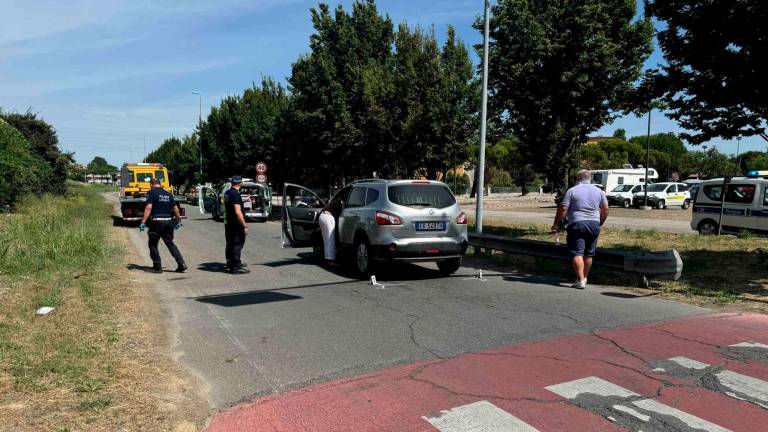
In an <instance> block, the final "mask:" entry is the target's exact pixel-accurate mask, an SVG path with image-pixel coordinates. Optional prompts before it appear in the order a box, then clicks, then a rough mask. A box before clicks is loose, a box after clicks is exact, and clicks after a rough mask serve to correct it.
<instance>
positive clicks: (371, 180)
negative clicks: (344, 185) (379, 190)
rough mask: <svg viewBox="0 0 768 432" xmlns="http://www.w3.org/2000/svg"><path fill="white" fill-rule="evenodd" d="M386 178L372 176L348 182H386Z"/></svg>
mask: <svg viewBox="0 0 768 432" xmlns="http://www.w3.org/2000/svg"><path fill="white" fill-rule="evenodd" d="M387 181H388V180H386V179H381V178H372V179H360V180H355V181H353V182H350V183H349V184H355V183H386V182H387Z"/></svg>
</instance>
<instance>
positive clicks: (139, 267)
mask: <svg viewBox="0 0 768 432" xmlns="http://www.w3.org/2000/svg"><path fill="white" fill-rule="evenodd" d="M125 268H127V269H128V270H141V271H143V272H147V273H154V271H153V270H152V266H148V265H139V264H128V265H127V266H125ZM163 272H166V273H176V270H174V269H163Z"/></svg>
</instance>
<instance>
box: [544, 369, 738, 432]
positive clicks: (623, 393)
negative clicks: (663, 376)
mask: <svg viewBox="0 0 768 432" xmlns="http://www.w3.org/2000/svg"><path fill="white" fill-rule="evenodd" d="M546 389H547V390H549V391H551V392H553V393H556V394H558V395H560V396H563V397H565V398H568V399H575V398H576V397H577V396H579V395H580V394H584V393H590V394H595V395H598V396H603V397H610V396H618V397H633V396H639V395H638V394H637V393H635V392H633V391H631V390H627V389H625V388H624V387H621V386H617V385H616V384H613V383H611V382H608V381H605V380H603V379H600V378H597V377H587V378H582V379H578V380H574V381H569V382H566V383H562V384H556V385H551V386H549V387H546ZM632 404H634V405H635V406H636V407H638V408H640V409H643V410H645V411H649V412H652V413H658V414H662V415H667V416H672V417H675V418H676V419H678V420H680V421H682V422H683V423H685V424H687V425H688V426H689V427H691V428H694V429H701V430H705V431H708V432H730V430H729V429H725V428H722V427H720V426H718V425H716V424H714V423H711V422H708V421H706V420H704V419H702V418H699V417H696V416H694V415H691V414H688V413H685V412H683V411H680V410H678V409H676V408H672V407H671V406H668V405H664V404H663V403H661V402H656V401H655V400H652V399H641V400H637V401H632ZM618 406H619V407H621V408H617V406H616V405H614V408H615V409H618V410H619V411H624V412H626V413H629V414H632V415H635V413H633V412H630V411H635V410H633V409H631V408H627V407H623V406H621V405H618ZM636 414H640V415H643V416H645V417H647V418H648V420H650V419H651V416H648V415H644V414H642V413H639V412H638V413H636ZM635 416H636V415H635ZM636 417H637V416H636ZM638 418H640V417H638ZM648 420H645V419H643V421H648Z"/></svg>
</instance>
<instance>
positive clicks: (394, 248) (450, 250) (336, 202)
mask: <svg viewBox="0 0 768 432" xmlns="http://www.w3.org/2000/svg"><path fill="white" fill-rule="evenodd" d="M325 204H326V203H325V202H324V201H323V200H322V199H320V198H319V197H318V195H317V194H315V193H314V192H313V191H312V190H310V189H308V188H305V187H303V186H299V185H295V184H290V183H286V184H285V187H284V189H283V217H282V223H283V234H284V236H285V237H284V239H285V240H287V242H288V243H290V244H291V246H294V247H303V246H312V248H313V251H314V254H315V256H317V257H318V258H322V256H323V243H322V237H321V235H320V227H319V223H318V216H319V215H320V212H321V211H322V209H323V207H324V206H325ZM330 207H331V208H332V209H336V211H335V213H338V220H337V223H336V228H337V229H336V236H337V237H336V238H337V241H336V245H337V250H338V253H339V255H340V256H346V257H349V258H351V262H352V264H353V268H354V270H356V271H357V273H359V274H360V275H361V276H366V275H369V274H371V273H372V271H373V267H374V265H375V264H376V263H377V262H381V261H407V262H414V261H415V262H421V261H432V262H436V263H437V266H438V268H439V269H440V271H441V272H442V273H443V274H451V273H453V272H455V271H456V270H458V269H459V267H460V266H461V258H462V256H464V253H465V252H466V250H467V244H468V241H467V215H466V214H465V213H464V212H463V211H461V208H459V205H458V203H457V202H456V197H454V196H453V193H452V192H451V190H450V189H448V186H446V185H445V183H442V182H438V181H429V180H380V179H374V180H361V181H357V182H354V183H352V184H350V185H349V186H347V187H345V188H343V189H341V190H340V191H339V192H338V193H336V194H335V195H334V196H333V198H331V201H330Z"/></svg>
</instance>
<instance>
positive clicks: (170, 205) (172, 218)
mask: <svg viewBox="0 0 768 432" xmlns="http://www.w3.org/2000/svg"><path fill="white" fill-rule="evenodd" d="M149 183H150V185H152V188H151V189H150V190H149V192H147V199H146V201H145V203H146V204H145V207H144V219H142V221H141V225H139V231H141V232H144V230H145V229H146V228H147V225H146V223H147V220H149V233H148V234H149V255H150V256H151V257H152V271H153V272H154V273H162V272H163V266H162V263H161V262H160V251H159V250H158V249H157V244H158V243H159V242H160V239H161V238H162V239H163V243H165V245H166V246H167V247H168V251H170V252H171V255H173V258H174V259H175V260H176V264H177V267H176V271H177V272H178V273H183V272H184V271H185V270H187V265H186V264H184V258H183V257H182V256H181V252H179V248H177V247H176V244H175V243H174V242H173V231H174V230H177V229H179V228H181V213H180V212H179V207H178V206H177V205H176V202H175V201H174V199H173V195H171V194H170V193H169V192H168V191H166V190H165V189H163V186H162V185H161V184H160V182H159V181H158V180H157V179H156V178H153V179H152V180H150V182H149Z"/></svg>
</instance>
